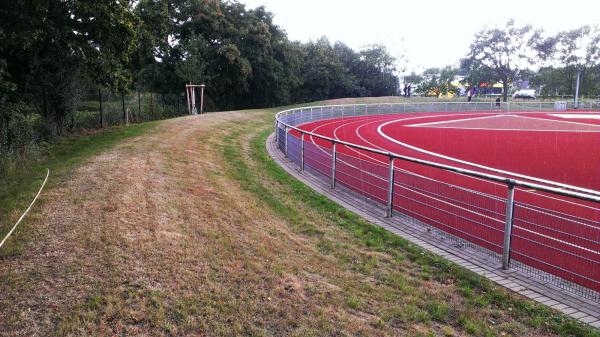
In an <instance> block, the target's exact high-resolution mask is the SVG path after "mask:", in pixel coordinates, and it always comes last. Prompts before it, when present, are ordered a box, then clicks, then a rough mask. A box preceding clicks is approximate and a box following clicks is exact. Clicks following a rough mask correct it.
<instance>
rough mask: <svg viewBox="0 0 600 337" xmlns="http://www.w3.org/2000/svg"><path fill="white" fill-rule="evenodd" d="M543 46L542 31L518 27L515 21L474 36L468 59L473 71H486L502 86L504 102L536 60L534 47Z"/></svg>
mask: <svg viewBox="0 0 600 337" xmlns="http://www.w3.org/2000/svg"><path fill="white" fill-rule="evenodd" d="M539 43H540V32H536V31H533V30H532V27H531V26H521V27H519V26H516V25H515V23H514V21H513V20H510V21H508V23H507V24H506V26H505V27H503V28H492V29H488V28H486V29H483V30H481V31H480V32H478V33H477V34H475V40H474V41H473V42H472V43H471V46H470V50H469V53H468V54H467V57H466V59H467V60H468V62H469V63H470V64H471V66H472V67H473V69H484V70H485V71H489V73H490V74H492V75H493V79H494V80H495V81H498V82H500V83H502V87H503V99H504V101H507V99H508V89H509V87H510V85H511V84H512V82H513V81H514V80H515V78H516V77H517V76H518V74H519V72H520V71H521V70H522V69H524V68H525V67H526V66H527V65H529V64H531V63H532V62H533V60H534V57H535V55H534V50H533V49H532V48H531V46H535V45H537V44H539Z"/></svg>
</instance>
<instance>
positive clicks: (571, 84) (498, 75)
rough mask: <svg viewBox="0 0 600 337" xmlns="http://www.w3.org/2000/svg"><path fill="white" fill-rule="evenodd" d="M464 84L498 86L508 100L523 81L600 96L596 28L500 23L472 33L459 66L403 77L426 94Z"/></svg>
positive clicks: (599, 31)
mask: <svg viewBox="0 0 600 337" xmlns="http://www.w3.org/2000/svg"><path fill="white" fill-rule="evenodd" d="M457 77H458V78H461V79H462V80H461V82H462V85H464V86H465V87H480V86H482V85H490V84H495V83H500V84H502V87H503V88H502V95H503V96H504V100H506V99H507V96H508V95H509V93H510V91H511V89H512V90H516V89H518V85H515V84H517V83H519V82H521V83H522V82H524V81H528V83H529V85H530V86H531V88H532V89H536V90H537V91H538V93H539V94H540V95H541V96H563V95H566V96H574V95H575V93H576V83H577V77H579V79H580V80H579V83H580V88H579V89H580V90H579V94H580V95H583V96H587V97H597V96H599V95H600V26H588V25H586V26H582V27H579V28H576V29H572V30H567V31H562V32H559V33H557V34H554V35H547V34H545V33H544V32H543V31H542V30H541V29H535V28H534V27H532V26H530V25H523V26H521V25H517V24H515V22H514V21H512V20H511V21H509V22H507V24H506V25H505V26H503V27H494V28H485V29H482V30H481V31H479V32H477V33H476V34H475V36H474V40H473V42H472V43H471V45H470V47H469V50H468V51H467V54H466V55H465V57H464V58H463V59H462V60H461V61H460V66H459V67H452V66H447V67H443V68H430V69H426V70H425V71H423V72H422V73H421V74H411V75H409V76H406V77H404V79H403V80H404V82H405V83H411V84H413V85H415V86H416V88H417V92H418V93H421V94H423V95H428V96H437V97H439V96H441V95H447V94H456V93H457V91H458V88H457V87H456V86H454V85H452V82H455V79H456V78H457Z"/></svg>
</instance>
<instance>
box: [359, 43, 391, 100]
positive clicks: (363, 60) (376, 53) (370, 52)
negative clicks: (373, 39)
mask: <svg viewBox="0 0 600 337" xmlns="http://www.w3.org/2000/svg"><path fill="white" fill-rule="evenodd" d="M359 55H360V62H359V66H358V67H357V68H358V71H357V74H356V75H357V77H358V78H359V81H360V84H361V86H362V87H364V88H365V89H366V96H392V95H396V94H397V93H398V90H399V88H398V86H399V84H398V77H397V76H396V74H395V72H396V66H395V62H396V59H395V58H394V57H393V56H391V55H390V54H389V52H388V51H387V48H386V47H385V46H383V45H372V46H369V47H368V48H367V49H364V50H362V51H361V52H360V53H359Z"/></svg>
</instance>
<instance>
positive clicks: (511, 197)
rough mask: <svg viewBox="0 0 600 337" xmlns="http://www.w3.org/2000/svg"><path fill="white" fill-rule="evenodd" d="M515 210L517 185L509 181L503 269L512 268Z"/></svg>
mask: <svg viewBox="0 0 600 337" xmlns="http://www.w3.org/2000/svg"><path fill="white" fill-rule="evenodd" d="M514 208H515V183H514V181H512V180H509V181H508V197H507V198H506V222H505V224H504V244H503V246H502V269H504V270H507V269H508V268H509V267H510V249H511V241H512V240H511V239H512V228H513V211H514Z"/></svg>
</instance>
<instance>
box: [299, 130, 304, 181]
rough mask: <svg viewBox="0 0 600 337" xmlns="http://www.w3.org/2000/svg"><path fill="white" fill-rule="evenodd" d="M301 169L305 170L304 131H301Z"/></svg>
mask: <svg viewBox="0 0 600 337" xmlns="http://www.w3.org/2000/svg"><path fill="white" fill-rule="evenodd" d="M300 171H304V132H302V131H301V132H300Z"/></svg>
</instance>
